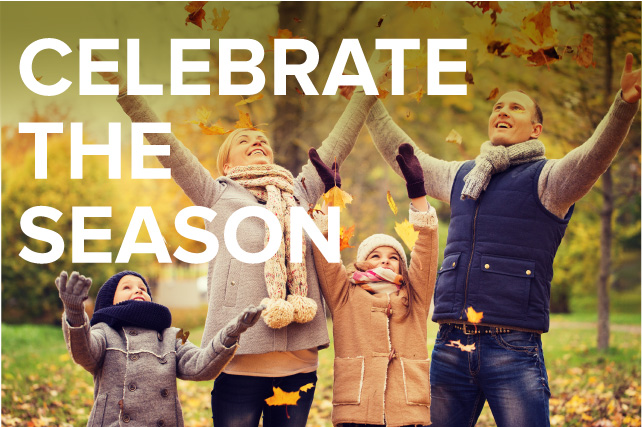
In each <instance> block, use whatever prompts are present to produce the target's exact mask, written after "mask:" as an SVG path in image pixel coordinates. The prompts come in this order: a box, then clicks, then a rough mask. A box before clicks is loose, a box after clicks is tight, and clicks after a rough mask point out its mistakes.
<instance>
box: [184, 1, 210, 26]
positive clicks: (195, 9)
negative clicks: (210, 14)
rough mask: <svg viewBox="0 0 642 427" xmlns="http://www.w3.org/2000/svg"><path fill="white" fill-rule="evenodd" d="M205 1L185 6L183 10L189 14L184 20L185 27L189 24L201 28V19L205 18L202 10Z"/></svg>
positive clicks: (193, 2) (192, 2)
mask: <svg viewBox="0 0 642 427" xmlns="http://www.w3.org/2000/svg"><path fill="white" fill-rule="evenodd" d="M205 3H207V2H206V1H191V2H189V4H188V5H187V6H185V10H186V11H188V12H189V15H188V16H187V18H185V25H187V24H189V23H190V22H191V23H192V24H194V25H196V26H197V27H199V28H201V29H202V28H203V23H202V21H203V18H205V11H204V10H203V6H205Z"/></svg>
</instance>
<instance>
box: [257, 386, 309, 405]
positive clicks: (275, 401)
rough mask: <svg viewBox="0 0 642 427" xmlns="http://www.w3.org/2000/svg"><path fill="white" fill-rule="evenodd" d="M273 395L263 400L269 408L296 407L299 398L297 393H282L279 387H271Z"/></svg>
mask: <svg viewBox="0 0 642 427" xmlns="http://www.w3.org/2000/svg"><path fill="white" fill-rule="evenodd" d="M272 390H274V395H273V396H271V397H268V398H267V399H265V403H267V404H268V405H270V406H281V405H296V403H297V402H298V401H299V399H300V398H301V396H300V395H299V390H297V391H283V390H281V388H279V387H272Z"/></svg>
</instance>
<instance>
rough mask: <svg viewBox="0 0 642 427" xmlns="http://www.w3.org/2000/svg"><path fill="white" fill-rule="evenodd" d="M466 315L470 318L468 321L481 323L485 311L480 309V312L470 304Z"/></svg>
mask: <svg viewBox="0 0 642 427" xmlns="http://www.w3.org/2000/svg"><path fill="white" fill-rule="evenodd" d="M466 317H467V318H468V321H469V322H470V323H479V322H481V321H482V318H483V317H484V312H483V311H480V312H479V313H478V312H476V311H475V309H474V308H473V307H472V306H470V307H468V309H467V310H466Z"/></svg>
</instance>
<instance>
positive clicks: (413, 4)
mask: <svg viewBox="0 0 642 427" xmlns="http://www.w3.org/2000/svg"><path fill="white" fill-rule="evenodd" d="M406 6H408V7H409V8H411V9H412V11H413V13H414V12H416V11H417V9H425V8H428V9H430V8H431V7H432V2H431V1H409V2H408V3H406Z"/></svg>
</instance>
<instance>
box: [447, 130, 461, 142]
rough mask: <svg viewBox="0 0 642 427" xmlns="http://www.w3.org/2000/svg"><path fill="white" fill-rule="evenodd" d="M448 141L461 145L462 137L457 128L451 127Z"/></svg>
mask: <svg viewBox="0 0 642 427" xmlns="http://www.w3.org/2000/svg"><path fill="white" fill-rule="evenodd" d="M446 142H450V143H451V144H458V145H461V142H462V137H461V135H460V134H459V132H457V131H456V130H455V129H451V131H450V133H449V134H448V136H447V137H446Z"/></svg>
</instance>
